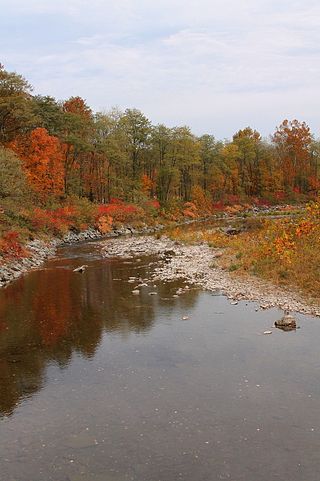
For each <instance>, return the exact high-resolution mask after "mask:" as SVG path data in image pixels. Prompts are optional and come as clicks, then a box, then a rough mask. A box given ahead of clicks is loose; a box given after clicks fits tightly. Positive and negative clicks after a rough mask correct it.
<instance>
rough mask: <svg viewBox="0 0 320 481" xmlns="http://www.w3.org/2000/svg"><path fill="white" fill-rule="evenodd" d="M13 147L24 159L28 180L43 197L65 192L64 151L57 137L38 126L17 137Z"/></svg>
mask: <svg viewBox="0 0 320 481" xmlns="http://www.w3.org/2000/svg"><path fill="white" fill-rule="evenodd" d="M11 148H12V149H13V150H14V151H15V152H16V153H17V155H18V156H19V157H20V158H21V159H22V161H23V168H24V170H25V172H26V176H27V179H28V182H29V184H30V186H31V187H32V189H33V190H34V191H35V192H37V193H38V194H39V195H40V197H41V198H43V199H46V198H47V197H48V196H49V195H59V194H62V193H63V180H64V167H63V153H62V146H61V143H60V141H59V139H58V138H57V137H53V136H51V135H49V134H48V132H47V130H46V129H43V128H37V129H34V130H32V131H31V132H30V134H28V135H25V136H21V137H19V138H18V139H16V140H15V141H14V142H13V143H12V144H11Z"/></svg>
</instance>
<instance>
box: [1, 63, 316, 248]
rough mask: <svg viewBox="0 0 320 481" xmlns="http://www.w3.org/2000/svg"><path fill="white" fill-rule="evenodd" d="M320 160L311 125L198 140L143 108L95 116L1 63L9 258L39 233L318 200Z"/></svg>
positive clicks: (4, 236) (4, 226) (293, 123)
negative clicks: (150, 116) (37, 90)
mask: <svg viewBox="0 0 320 481" xmlns="http://www.w3.org/2000/svg"><path fill="white" fill-rule="evenodd" d="M212 131H213V132H214V125H213V126H212ZM319 158H320V142H319V141H318V140H317V139H316V138H315V137H314V135H313V134H312V133H311V131H310V128H309V127H308V125H307V124H306V123H305V122H304V121H298V120H296V119H294V120H290V121H289V120H284V121H283V122H282V123H280V124H279V126H278V127H276V129H275V131H274V133H273V134H272V135H270V137H269V138H263V137H262V136H261V134H260V133H259V132H258V131H256V130H255V129H254V128H251V127H244V128H242V129H240V130H239V131H238V132H236V133H235V134H234V135H233V137H232V139H227V140H226V139H225V140H218V139H216V138H215V137H214V135H213V134H211V133H204V134H203V135H201V136H200V137H199V136H196V135H195V134H193V133H192V131H191V129H190V128H189V127H188V126H184V125H183V126H177V127H167V126H166V125H162V124H161V125H153V124H152V123H151V121H150V120H149V119H148V118H147V117H146V116H145V115H144V114H143V113H142V112H141V111H140V110H138V109H135V108H128V109H126V110H125V111H122V110H120V109H118V108H112V109H110V110H109V111H106V112H94V111H93V110H92V109H91V108H90V106H89V105H87V103H86V101H85V100H84V99H83V98H81V97H80V96H73V97H70V98H69V99H67V100H56V99H55V98H53V97H51V96H46V95H37V94H35V93H34V92H33V88H32V86H31V85H30V84H29V82H28V80H26V79H25V78H24V77H23V76H22V75H21V74H18V73H15V72H9V71H7V70H6V69H5V67H4V66H3V65H0V236H1V242H0V249H1V250H2V255H5V254H6V253H7V254H8V253H11V254H12V253H14V254H17V253H19V248H20V247H19V246H20V244H21V243H22V244H23V242H25V241H26V240H27V239H29V238H30V237H32V236H33V235H35V234H37V233H38V232H42V233H47V234H51V235H52V234H54V235H59V234H61V233H62V234H63V233H64V232H65V231H66V230H68V229H70V228H74V229H78V230H81V229H85V228H86V227H88V226H89V225H96V226H98V227H99V226H100V228H101V229H102V231H103V230H107V229H108V226H110V224H111V223H112V222H116V221H117V222H129V221H137V222H139V221H145V220H146V219H154V218H156V217H157V216H160V215H162V216H163V217H166V218H168V219H172V220H175V219H177V218H179V217H181V216H182V217H183V216H184V217H191V218H193V217H197V216H200V215H204V214H209V213H211V212H213V211H215V210H219V209H220V210H223V209H224V208H225V207H226V206H228V205H234V204H237V205H239V204H240V205H241V204H245V205H252V204H257V205H259V204H262V205H263V204H265V205H270V204H277V203H278V204H279V203H284V202H304V201H307V200H310V199H315V198H316V197H317V193H318V189H319V186H320V183H319V182H320V172H319ZM8 245H9V247H8ZM21 249H22V247H21Z"/></svg>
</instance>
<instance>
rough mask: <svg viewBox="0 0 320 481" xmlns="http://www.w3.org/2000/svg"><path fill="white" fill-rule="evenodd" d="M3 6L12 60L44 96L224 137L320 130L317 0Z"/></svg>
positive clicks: (36, 1) (81, 0)
mask: <svg viewBox="0 0 320 481" xmlns="http://www.w3.org/2000/svg"><path fill="white" fill-rule="evenodd" d="M4 3H5V5H4V7H2V10H3V14H4V16H5V17H6V18H7V20H8V22H7V25H8V27H7V28H6V29H2V32H0V41H1V42H2V44H3V45H4V48H3V58H2V59H1V61H2V62H3V63H4V64H5V65H6V66H7V67H8V68H11V69H14V70H16V71H18V72H20V73H23V74H24V75H25V76H27V77H28V79H29V80H30V81H31V82H32V83H33V84H34V86H35V89H36V91H38V92H41V93H50V94H51V95H54V96H56V97H57V98H67V97H69V96H71V95H81V96H83V97H84V98H86V99H87V101H88V103H89V104H90V105H91V106H92V107H93V108H95V109H105V108H109V107H110V106H112V105H119V106H121V107H123V108H126V107H132V106H135V107H137V108H140V109H141V110H143V111H144V112H145V113H146V114H147V115H148V116H150V118H151V120H152V121H153V122H164V123H167V124H169V125H173V124H175V123H182V124H189V125H190V126H191V127H192V128H193V130H194V131H196V132H197V133H201V132H204V131H210V132H212V131H213V133H214V134H216V135H217V136H220V137H225V136H231V135H232V133H233V132H234V129H235V128H240V127H243V126H245V125H247V124H250V125H252V126H253V127H256V128H259V129H260V130H261V131H262V133H263V134H265V135H266V134H267V133H268V132H270V131H272V129H273V128H274V126H275V124H277V123H280V121H281V120H282V119H283V118H285V117H289V118H290V114H292V115H293V114H294V116H295V117H297V118H299V119H301V120H306V121H307V122H309V123H310V124H311V126H313V125H312V124H314V128H318V125H316V121H317V112H318V111H319V101H318V100H317V99H318V95H317V88H318V85H319V82H320V63H319V60H320V59H319V57H320V48H319V45H320V42H319V40H320V38H319V37H320V32H319V29H318V24H319V19H320V6H319V5H318V4H317V2H315V1H311V0H309V1H308V0H307V1H305V2H304V3H302V2H295V1H290V0H283V1H282V2H281V4H279V2H273V1H270V0H269V1H267V0H261V1H259V2H256V0H254V1H253V0H244V1H241V2H239V1H236V0H224V1H222V0H211V1H209V0H199V1H198V2H194V0H170V1H169V0H159V1H158V2H150V1H149V0H118V1H117V2H114V1H105V0H92V1H91V2H89V1H85V0H68V2H65V0H64V1H62V0H55V1H54V2H52V1H49V0H41V1H40V0H30V1H29V2H28V3H27V4H26V3H25V2H24V1H22V0H11V1H10V3H9V1H8V2H7V1H6V0H5V2H4ZM13 26H15V29H16V30H15V31H16V32H17V31H19V35H16V34H15V35H14V29H13ZM1 36H2V38H1ZM236 123H237V125H236Z"/></svg>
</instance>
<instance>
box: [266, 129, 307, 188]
mask: <svg viewBox="0 0 320 481" xmlns="http://www.w3.org/2000/svg"><path fill="white" fill-rule="evenodd" d="M272 140H273V142H274V144H275V146H276V149H277V151H278V156H279V159H280V165H281V168H282V171H283V179H284V183H285V187H286V189H287V190H291V191H295V190H298V191H304V192H305V191H306V190H308V187H309V185H308V178H309V177H310V175H311V156H310V145H311V142H312V135H311V133H310V128H309V127H308V125H307V124H306V123H305V122H299V121H298V120H292V121H288V120H284V121H283V122H282V124H281V125H280V126H279V127H277V130H276V132H275V134H274V135H273V138H272Z"/></svg>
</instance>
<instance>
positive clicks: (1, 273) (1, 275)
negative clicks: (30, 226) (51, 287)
mask: <svg viewBox="0 0 320 481" xmlns="http://www.w3.org/2000/svg"><path fill="white" fill-rule="evenodd" d="M163 228H164V226H163V225H162V224H158V225H156V226H154V227H150V226H147V225H146V226H144V227H142V228H141V229H136V228H134V227H132V226H123V227H120V228H117V229H113V230H112V231H111V232H109V233H107V234H102V233H101V232H100V231H99V230H98V229H94V228H89V229H87V230H85V231H83V232H68V233H67V234H66V235H65V236H64V237H63V238H62V239H58V238H55V239H52V240H51V241H49V242H45V241H42V240H39V239H35V240H32V241H30V242H28V243H27V244H26V246H25V248H26V250H27V251H28V252H29V256H28V257H23V258H22V259H17V260H13V261H11V260H10V261H7V262H4V263H3V264H0V288H1V287H5V286H7V285H8V284H10V283H11V282H12V281H14V280H16V279H18V278H19V277H20V276H21V275H23V274H25V273H27V272H29V271H30V270H32V269H37V268H39V267H40V266H41V265H42V264H43V263H44V262H45V261H46V260H47V259H48V258H50V257H53V256H54V255H55V253H56V250H57V248H58V247H60V246H63V245H67V244H76V243H78V242H87V241H93V240H98V239H102V238H114V237H120V236H126V235H133V234H152V233H155V232H157V231H159V230H161V229H163Z"/></svg>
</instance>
